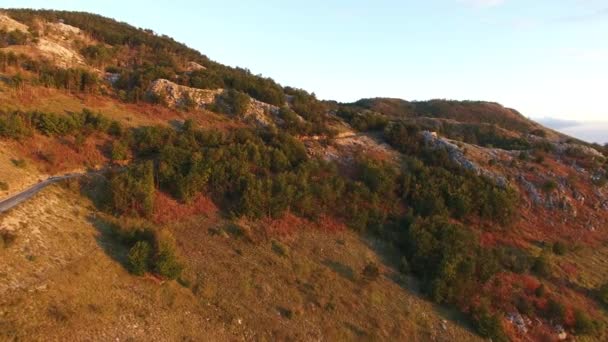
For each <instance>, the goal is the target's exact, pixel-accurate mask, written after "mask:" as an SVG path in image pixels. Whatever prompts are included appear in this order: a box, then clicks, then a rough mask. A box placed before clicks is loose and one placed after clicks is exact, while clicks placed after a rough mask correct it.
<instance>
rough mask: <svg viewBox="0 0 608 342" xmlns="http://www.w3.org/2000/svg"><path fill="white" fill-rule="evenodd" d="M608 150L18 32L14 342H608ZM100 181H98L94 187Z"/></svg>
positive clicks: (456, 107) (494, 122) (8, 109)
mask: <svg viewBox="0 0 608 342" xmlns="http://www.w3.org/2000/svg"><path fill="white" fill-rule="evenodd" d="M607 157H608V148H607V147H605V146H599V145H591V144H586V143H583V142H581V141H579V140H576V139H573V138H570V137H568V136H565V135H563V134H560V133H557V132H555V131H553V130H550V129H548V128H545V127H543V126H542V125H540V124H538V123H536V122H533V121H531V120H529V119H527V118H525V117H524V116H522V115H521V114H520V113H518V112H517V111H516V110H513V109H509V108H504V107H503V106H501V105H500V104H497V103H492V102H482V101H451V100H430V101H415V102H410V101H405V100H400V99H385V98H377V99H362V100H360V101H357V102H355V103H350V104H346V103H338V102H333V101H320V100H318V99H317V98H316V97H315V95H314V93H309V92H307V91H305V90H302V89H298V88H294V87H286V86H283V85H280V84H278V83H277V82H275V81H274V80H272V79H270V78H265V77H262V76H258V75H255V74H253V73H252V72H251V71H249V70H247V69H241V68H231V67H227V66H224V65H222V64H220V63H218V62H215V61H212V60H210V59H209V58H208V57H206V56H204V55H203V54H201V53H200V52H198V51H195V50H192V49H190V48H188V47H187V46H185V45H184V44H181V43H178V42H176V41H174V40H173V39H171V38H169V37H166V36H162V35H158V34H156V33H154V32H152V31H150V30H144V29H138V28H135V27H132V26H130V25H128V24H126V23H120V22H116V21H114V20H112V19H108V18H103V17H100V16H97V15H94V14H88V13H77V12H61V11H33V10H14V9H6V10H2V11H0V201H2V200H4V199H6V198H9V197H10V196H13V195H15V194H19V193H20V192H22V191H24V190H25V189H27V188H29V187H30V186H32V185H35V184H37V183H38V182H40V181H41V180H45V179H47V178H49V177H53V176H58V175H64V174H72V173H79V174H80V173H82V174H86V176H82V177H76V178H74V179H71V180H67V181H62V182H58V183H57V184H55V185H52V186H49V187H46V188H45V189H44V190H42V191H41V192H40V193H38V194H36V195H34V196H33V197H32V198H30V199H28V200H27V201H25V202H23V203H21V204H19V205H18V206H15V207H13V208H12V209H11V210H9V211H7V212H4V213H0V257H1V258H2V260H3V261H4V262H3V263H1V265H0V279H1V280H2V281H0V340H23V339H33V340H45V339H51V340H65V339H68V338H70V339H76V340H109V339H111V340H126V339H131V340H158V341H165V340H235V339H243V340H296V341H300V340H301V341H308V340H328V341H334V340H387V341H388V340H395V341H397V340H420V341H426V340H437V341H468V340H471V341H475V340H480V339H483V338H491V339H492V340H494V341H507V340H513V341H537V340H557V339H577V340H597V341H602V340H605V339H607V338H608V335H607V333H606V331H608V329H607V327H608V312H607V311H606V307H607V305H608V268H607V267H606V260H607V259H606V255H608V185H607V184H608V162H607V160H608V159H607ZM87 171H98V172H88V173H87Z"/></svg>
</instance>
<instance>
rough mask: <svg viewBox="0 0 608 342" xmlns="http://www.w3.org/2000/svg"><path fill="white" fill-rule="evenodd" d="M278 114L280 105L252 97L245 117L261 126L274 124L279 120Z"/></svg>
mask: <svg viewBox="0 0 608 342" xmlns="http://www.w3.org/2000/svg"><path fill="white" fill-rule="evenodd" d="M278 115H279V107H277V106H273V105H271V104H268V103H265V102H261V101H258V100H256V99H251V100H250V101H249V108H248V109H247V113H245V118H247V119H249V120H253V121H254V122H255V123H257V124H258V125H261V126H273V125H274V124H275V122H277V121H278V120H279V119H278V117H277V116H278Z"/></svg>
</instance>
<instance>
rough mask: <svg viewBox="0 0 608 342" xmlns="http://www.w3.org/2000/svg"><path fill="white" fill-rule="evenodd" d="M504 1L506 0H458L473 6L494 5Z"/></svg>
mask: <svg viewBox="0 0 608 342" xmlns="http://www.w3.org/2000/svg"><path fill="white" fill-rule="evenodd" d="M505 1H506V0H459V2H461V3H464V4H466V5H469V6H473V7H496V6H499V5H502V4H503V3H505Z"/></svg>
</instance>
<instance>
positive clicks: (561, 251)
mask: <svg viewBox="0 0 608 342" xmlns="http://www.w3.org/2000/svg"><path fill="white" fill-rule="evenodd" d="M552 249H553V253H555V254H557V255H565V254H566V252H568V247H567V246H566V244H565V243H563V242H561V241H558V242H556V243H554V244H553V248H552Z"/></svg>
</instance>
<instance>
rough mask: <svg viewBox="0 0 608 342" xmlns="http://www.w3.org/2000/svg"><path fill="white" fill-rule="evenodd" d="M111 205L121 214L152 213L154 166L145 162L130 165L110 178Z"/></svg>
mask: <svg viewBox="0 0 608 342" xmlns="http://www.w3.org/2000/svg"><path fill="white" fill-rule="evenodd" d="M110 191H111V194H112V203H111V204H112V207H113V209H114V210H115V211H116V212H118V213H121V214H128V215H135V216H144V217H148V216H150V215H152V209H153V204H154V166H153V164H152V162H145V163H141V164H136V165H133V166H130V167H129V168H128V169H127V170H126V171H124V172H121V173H117V174H114V175H113V176H111V179H110Z"/></svg>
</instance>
